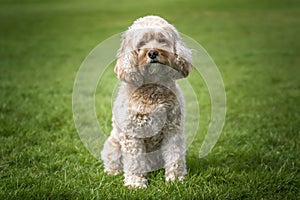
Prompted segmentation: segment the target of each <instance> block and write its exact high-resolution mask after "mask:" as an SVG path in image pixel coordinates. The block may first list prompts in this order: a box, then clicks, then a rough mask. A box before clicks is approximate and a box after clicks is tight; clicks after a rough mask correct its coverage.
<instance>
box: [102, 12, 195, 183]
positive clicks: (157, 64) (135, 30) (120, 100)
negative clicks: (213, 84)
mask: <svg viewBox="0 0 300 200" xmlns="http://www.w3.org/2000/svg"><path fill="white" fill-rule="evenodd" d="M191 57H192V56H191V51H190V50H189V49H188V48H186V46H185V45H184V43H183V42H182V40H181V38H180V36H179V33H178V31H177V30H176V29H175V28H174V26H172V25H171V24H169V23H168V22H167V21H165V20H164V19H162V18H160V17H157V16H146V17H143V18H139V19H137V20H136V21H135V22H134V23H133V25H132V26H130V27H129V29H128V30H127V31H126V32H125V33H124V34H123V36H122V42H121V48H120V49H119V52H118V55H117V63H116V66H115V69H114V71H115V73H116V75H117V76H118V78H119V79H120V81H121V85H120V89H119V93H118V96H117V98H116V100H115V102H114V108H113V118H112V121H113V130H112V132H111V134H110V136H109V138H108V139H107V141H106V142H105V144H104V148H103V151H102V152H101V158H102V160H103V162H104V168H105V172H107V173H108V174H118V173H120V172H122V171H124V176H125V180H124V183H125V186H128V187H135V188H145V187H147V180H146V173H147V172H149V171H153V170H155V169H158V168H161V167H164V168H165V177H166V180H167V181H174V180H175V179H176V178H178V179H179V180H182V179H183V178H184V176H185V175H186V173H187V172H186V166H185V165H186V164H185V151H186V149H185V136H184V126H183V123H184V117H185V107H184V99H183V96H182V94H181V92H180V90H179V88H178V86H177V84H176V80H177V79H179V78H183V77H186V76H187V75H188V74H189V72H190V70H191V67H192V65H191V63H192V58H191Z"/></svg>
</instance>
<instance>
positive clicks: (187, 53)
mask: <svg viewBox="0 0 300 200" xmlns="http://www.w3.org/2000/svg"><path fill="white" fill-rule="evenodd" d="M175 65H176V68H177V70H178V71H179V72H181V74H182V76H183V77H180V78H184V77H187V76H188V75H189V73H190V71H191V70H192V52H191V50H190V49H188V48H187V47H186V46H185V44H184V43H183V41H182V39H181V37H180V36H179V34H178V37H177V39H176V41H175Z"/></svg>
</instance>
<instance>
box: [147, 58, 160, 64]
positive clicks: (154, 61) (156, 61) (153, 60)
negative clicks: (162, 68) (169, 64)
mask: <svg viewBox="0 0 300 200" xmlns="http://www.w3.org/2000/svg"><path fill="white" fill-rule="evenodd" d="M150 63H151V64H152V63H158V64H163V63H161V62H159V61H158V60H157V59H152V60H150Z"/></svg>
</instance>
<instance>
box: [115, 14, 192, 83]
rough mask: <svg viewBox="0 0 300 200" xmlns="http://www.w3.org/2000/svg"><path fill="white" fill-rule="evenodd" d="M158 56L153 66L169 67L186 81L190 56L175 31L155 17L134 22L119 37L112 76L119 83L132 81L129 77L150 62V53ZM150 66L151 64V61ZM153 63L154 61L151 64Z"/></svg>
mask: <svg viewBox="0 0 300 200" xmlns="http://www.w3.org/2000/svg"><path fill="white" fill-rule="evenodd" d="M151 50H156V51H158V52H159V55H158V57H157V58H156V62H158V63H161V64H164V65H167V66H170V67H172V68H173V69H175V70H177V71H178V72H180V73H181V75H182V76H180V77H177V78H181V77H186V76H187V75H188V74H189V72H190V70H191V62H192V55H191V51H190V50H189V49H188V48H186V46H185V45H184V43H183V42H182V39H181V37H180V35H179V33H178V31H177V30H176V29H175V27H174V26H173V25H171V24H169V23H168V22H167V21H166V20H164V19H162V18H160V17H158V16H147V17H143V18H139V19H138V20H136V21H135V22H134V23H133V25H132V26H130V27H129V28H128V30H127V31H126V32H125V33H124V34H123V36H122V42H121V48H120V49H119V52H118V55H117V64H116V66H115V69H114V72H115V73H116V75H117V76H118V78H119V79H120V80H122V81H128V82H130V81H133V77H132V76H130V75H129V74H128V73H132V72H136V71H138V69H139V67H142V66H143V65H145V64H148V63H150V62H151V59H150V58H149V56H148V53H149V51H151ZM152 62H153V61H152ZM154 62H155V61H154Z"/></svg>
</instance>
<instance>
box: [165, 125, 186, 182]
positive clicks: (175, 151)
mask: <svg viewBox="0 0 300 200" xmlns="http://www.w3.org/2000/svg"><path fill="white" fill-rule="evenodd" d="M165 139H166V140H165V141H164V144H163V153H162V155H163V159H164V162H165V177H166V181H174V180H175V179H176V178H178V179H179V180H183V179H184V177H185V175H186V174H187V172H186V163H185V151H186V149H185V138H184V134H183V131H179V130H178V132H177V133H175V134H174V133H173V134H170V133H169V134H168V137H167V138H165Z"/></svg>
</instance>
